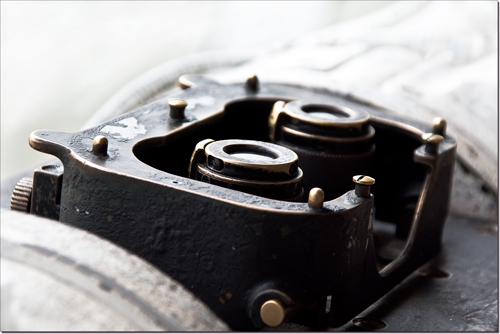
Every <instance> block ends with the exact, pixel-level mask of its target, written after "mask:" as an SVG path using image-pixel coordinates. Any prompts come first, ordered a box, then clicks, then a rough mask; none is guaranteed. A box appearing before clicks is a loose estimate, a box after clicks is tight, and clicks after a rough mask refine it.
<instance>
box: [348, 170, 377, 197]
mask: <svg viewBox="0 0 500 334" xmlns="http://www.w3.org/2000/svg"><path fill="white" fill-rule="evenodd" d="M352 180H353V181H354V183H356V185H355V186H354V193H355V194H356V196H358V197H370V186H373V185H374V184H375V179H374V178H373V177H370V176H367V175H355V176H353V177H352Z"/></svg>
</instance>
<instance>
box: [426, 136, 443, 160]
mask: <svg viewBox="0 0 500 334" xmlns="http://www.w3.org/2000/svg"><path fill="white" fill-rule="evenodd" d="M422 139H423V140H425V152H427V153H429V154H432V155H436V154H438V152H439V144H441V143H442V142H443V140H444V138H443V136H440V135H436V134H433V133H424V134H422Z"/></svg>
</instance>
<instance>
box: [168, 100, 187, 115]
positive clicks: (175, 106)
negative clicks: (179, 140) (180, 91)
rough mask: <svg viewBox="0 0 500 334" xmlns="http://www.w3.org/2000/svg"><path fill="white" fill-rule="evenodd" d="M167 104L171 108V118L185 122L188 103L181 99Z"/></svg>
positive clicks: (169, 101)
mask: <svg viewBox="0 0 500 334" xmlns="http://www.w3.org/2000/svg"><path fill="white" fill-rule="evenodd" d="M167 103H168V105H169V107H170V118H172V119H176V120H183V119H184V118H185V117H186V116H185V115H184V110H186V107H187V105H188V104H187V102H186V101H184V100H181V99H170V100H168V102H167Z"/></svg>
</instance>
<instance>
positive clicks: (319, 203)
mask: <svg viewBox="0 0 500 334" xmlns="http://www.w3.org/2000/svg"><path fill="white" fill-rule="evenodd" d="M324 200H325V192H324V191H323V189H321V188H312V189H311V191H310V192H309V200H308V201H307V203H308V204H309V206H310V207H311V208H314V209H321V208H322V207H323V201H324Z"/></svg>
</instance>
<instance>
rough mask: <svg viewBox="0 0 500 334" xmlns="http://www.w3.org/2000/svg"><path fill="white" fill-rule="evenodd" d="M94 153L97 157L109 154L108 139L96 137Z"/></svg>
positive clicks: (93, 146)
mask: <svg viewBox="0 0 500 334" xmlns="http://www.w3.org/2000/svg"><path fill="white" fill-rule="evenodd" d="M92 153H94V154H95V155H107V154H108V138H106V137H104V136H96V137H95V138H94V142H93V144H92Z"/></svg>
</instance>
